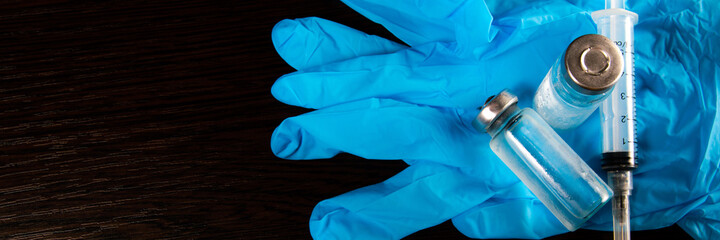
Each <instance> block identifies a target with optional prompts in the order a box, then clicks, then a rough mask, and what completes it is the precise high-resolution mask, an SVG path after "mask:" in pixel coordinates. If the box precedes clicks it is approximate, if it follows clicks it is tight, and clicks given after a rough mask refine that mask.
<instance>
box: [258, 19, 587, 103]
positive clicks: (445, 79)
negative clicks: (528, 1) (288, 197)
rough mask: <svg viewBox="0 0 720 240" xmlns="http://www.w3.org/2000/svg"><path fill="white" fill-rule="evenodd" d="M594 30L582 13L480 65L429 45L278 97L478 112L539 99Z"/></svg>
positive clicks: (309, 75)
mask: <svg viewBox="0 0 720 240" xmlns="http://www.w3.org/2000/svg"><path fill="white" fill-rule="evenodd" d="M592 32H595V27H594V24H593V23H592V21H591V19H590V18H589V17H588V16H587V15H586V14H579V13H578V14H573V15H570V16H566V17H563V18H560V19H556V20H554V21H551V22H549V23H547V24H542V25H538V26H536V27H531V28H527V29H524V30H523V31H515V32H513V33H512V34H511V35H508V36H502V37H501V38H503V40H502V41H498V42H494V43H493V47H492V48H489V50H488V51H487V52H485V53H484V55H483V56H482V58H481V59H479V60H470V59H459V58H457V56H455V54H454V52H453V51H454V50H453V49H452V46H448V45H444V44H440V43H435V44H427V45H422V46H419V47H415V48H413V49H408V50H405V51H399V52H396V53H392V54H386V55H375V56H366V57H359V58H354V59H350V60H347V61H342V62H336V63H333V64H328V65H323V66H319V67H315V68H311V69H307V70H305V71H298V72H295V73H291V74H287V75H285V76H283V77H281V78H280V79H278V80H277V81H276V82H275V84H274V85H273V87H272V93H273V96H275V98H277V99H278V100H280V101H282V102H284V103H287V104H290V105H296V106H302V107H307V108H322V107H326V106H331V105H336V104H340V103H344V102H350V101H355V100H358V99H365V98H372V97H383V98H393V99H397V100H401V101H406V102H413V103H417V104H426V105H433V106H446V107H461V108H474V107H477V106H480V105H482V103H483V102H484V100H485V98H486V97H487V96H489V95H492V94H496V93H497V92H499V91H500V90H502V89H504V88H511V89H513V91H514V92H516V93H517V95H518V96H532V93H534V92H535V86H537V84H539V82H540V81H541V80H542V78H543V76H545V74H546V73H547V71H548V69H549V68H550V66H551V65H552V63H554V62H555V61H556V60H557V57H558V56H560V54H561V53H562V52H563V51H564V50H565V48H566V47H567V45H568V44H569V43H570V42H571V41H572V40H573V39H575V38H576V37H579V36H581V35H583V34H587V33H592ZM499 38H500V37H499ZM528 39H533V40H532V42H528ZM528 99H529V97H528ZM521 100H522V99H521ZM521 102H525V101H521Z"/></svg>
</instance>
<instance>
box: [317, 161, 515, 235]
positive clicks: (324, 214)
mask: <svg viewBox="0 0 720 240" xmlns="http://www.w3.org/2000/svg"><path fill="white" fill-rule="evenodd" d="M508 171H509V169H508ZM477 176H478V177H477V178H475V177H473V178H471V177H468V176H467V175H465V174H463V173H461V172H460V171H458V169H456V168H452V167H448V166H445V165H442V164H429V163H425V164H416V165H412V166H410V167H408V168H407V169H405V170H404V171H402V172H400V173H399V174H397V175H395V176H393V177H392V178H390V179H388V180H386V181H385V182H383V183H380V184H376V185H372V186H368V187H364V188H361V189H357V190H355V191H352V192H348V193H345V194H343V195H340V196H337V197H334V198H331V199H328V200H325V201H322V202H320V203H319V204H318V205H317V206H316V207H315V209H314V210H313V213H312V216H311V217H310V233H311V234H312V236H313V238H314V239H400V238H402V237H405V236H407V235H409V234H411V233H413V232H415V231H418V230H421V229H424V228H427V227H431V226H434V225H437V224H439V223H442V222H444V221H446V220H448V219H450V218H452V217H453V216H456V215H458V214H460V213H461V212H464V211H465V210H467V209H468V208H470V207H472V206H475V205H477V204H480V203H482V202H483V201H485V200H487V199H488V198H490V197H492V196H493V195H494V194H496V193H497V192H502V191H503V189H504V188H505V187H506V186H511V185H513V184H515V183H518V182H519V180H518V179H517V178H516V177H515V176H514V175H512V174H510V175H492V176H482V175H477Z"/></svg>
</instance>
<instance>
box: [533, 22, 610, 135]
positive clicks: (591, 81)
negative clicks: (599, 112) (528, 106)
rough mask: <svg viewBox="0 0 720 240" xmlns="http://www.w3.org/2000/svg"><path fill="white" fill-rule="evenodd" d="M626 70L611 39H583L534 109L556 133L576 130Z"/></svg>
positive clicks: (559, 64) (553, 73)
mask: <svg viewBox="0 0 720 240" xmlns="http://www.w3.org/2000/svg"><path fill="white" fill-rule="evenodd" d="M622 69H623V59H622V54H621V52H620V50H619V49H618V48H617V46H615V44H614V43H612V41H610V39H608V38H606V37H604V36H601V35H597V34H588V35H584V36H582V37H579V38H577V39H575V41H573V42H572V43H571V44H570V46H568V48H567V50H566V51H565V53H563V55H562V56H561V57H560V58H559V59H558V60H557V61H556V62H555V64H553V66H552V67H551V68H550V70H549V71H548V73H547V74H546V75H545V78H544V79H543V81H542V83H540V86H539V87H538V89H537V92H536V93H535V97H534V99H533V108H534V109H535V110H536V111H537V113H538V114H540V116H542V118H543V119H545V121H546V122H547V123H548V124H550V126H552V127H553V128H555V129H572V128H575V127H577V126H578V125H580V124H581V123H583V122H584V121H585V120H586V119H587V118H588V117H589V116H590V115H591V114H592V113H593V111H595V109H597V108H598V106H599V105H600V103H601V102H602V101H603V100H605V98H607V97H608V96H609V95H610V92H611V90H612V88H613V86H614V85H615V83H616V82H617V80H618V78H619V77H620V75H621V74H622Z"/></svg>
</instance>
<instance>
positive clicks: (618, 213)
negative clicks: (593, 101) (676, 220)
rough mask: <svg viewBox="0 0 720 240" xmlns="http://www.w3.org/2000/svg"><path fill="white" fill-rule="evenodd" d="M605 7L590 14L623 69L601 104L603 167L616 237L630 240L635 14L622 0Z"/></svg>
mask: <svg viewBox="0 0 720 240" xmlns="http://www.w3.org/2000/svg"><path fill="white" fill-rule="evenodd" d="M605 8H606V9H604V10H600V11H595V12H593V13H592V18H593V20H594V21H595V23H596V24H597V27H598V34H601V35H603V36H606V37H608V38H609V39H611V40H612V41H613V42H615V44H616V45H617V46H618V47H619V48H620V50H621V52H622V54H623V59H624V61H625V65H624V68H625V70H624V72H623V73H622V74H621V76H620V79H619V80H618V82H617V83H616V84H615V89H613V92H612V93H611V95H610V97H608V98H607V99H606V100H605V102H603V103H602V104H601V106H600V116H601V119H602V120H601V121H602V133H603V137H602V138H603V141H602V143H603V146H602V150H603V166H602V168H603V169H604V170H606V171H607V172H608V184H609V185H610V187H611V188H612V190H613V192H614V196H613V199H612V212H613V233H614V236H615V239H616V240H618V239H623V240H627V239H630V194H631V192H632V182H633V180H632V170H633V169H635V168H636V161H637V151H636V150H637V147H636V133H635V127H636V118H635V86H634V85H635V81H634V77H635V74H634V68H635V63H634V48H633V45H634V36H633V34H634V32H633V26H634V25H635V24H636V23H637V20H638V15H637V14H636V13H634V12H631V11H627V10H625V3H624V2H623V0H605Z"/></svg>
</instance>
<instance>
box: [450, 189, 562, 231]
mask: <svg viewBox="0 0 720 240" xmlns="http://www.w3.org/2000/svg"><path fill="white" fill-rule="evenodd" d="M452 221H453V225H455V227H456V228H457V229H458V231H460V232H461V233H463V234H465V236H468V237H471V238H481V239H487V238H493V239H494V238H523V239H540V238H546V237H549V236H553V235H557V234H561V233H565V232H568V230H567V229H566V228H565V227H564V226H563V225H562V223H560V221H559V220H558V219H557V218H556V217H555V216H554V215H553V214H552V213H551V212H550V210H548V209H547V207H545V205H543V204H542V202H540V200H538V199H537V198H536V197H535V195H533V194H532V192H530V190H529V189H528V188H527V187H526V186H525V185H524V184H522V182H518V183H516V184H514V185H513V186H512V187H509V188H507V189H506V190H504V191H503V192H501V193H498V194H496V195H495V196H493V197H492V198H490V199H489V200H487V201H485V202H483V203H481V204H479V205H477V206H474V207H473V208H470V209H469V210H468V211H465V212H463V213H462V214H460V215H458V216H456V217H454V218H453V219H452Z"/></svg>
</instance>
